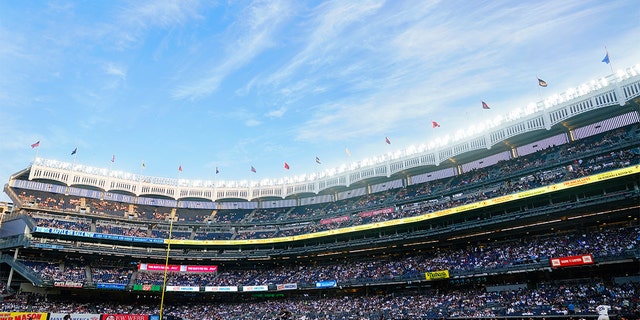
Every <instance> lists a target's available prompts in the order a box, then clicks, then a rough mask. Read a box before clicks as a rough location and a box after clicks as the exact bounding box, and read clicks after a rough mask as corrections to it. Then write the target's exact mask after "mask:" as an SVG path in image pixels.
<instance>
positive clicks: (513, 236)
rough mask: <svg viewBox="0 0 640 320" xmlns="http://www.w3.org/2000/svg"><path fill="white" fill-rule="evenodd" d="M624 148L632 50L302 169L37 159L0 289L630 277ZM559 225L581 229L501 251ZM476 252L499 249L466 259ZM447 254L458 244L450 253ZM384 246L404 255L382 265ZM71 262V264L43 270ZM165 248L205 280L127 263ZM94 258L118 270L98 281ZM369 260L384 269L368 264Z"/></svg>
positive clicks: (639, 139)
mask: <svg viewBox="0 0 640 320" xmlns="http://www.w3.org/2000/svg"><path fill="white" fill-rule="evenodd" d="M639 159H640V65H636V66H634V67H632V68H628V69H626V70H624V71H620V72H618V73H616V74H614V75H611V76H609V77H607V78H603V79H599V80H595V81H590V82H588V83H586V84H584V85H580V86H578V87H576V88H573V89H570V90H568V91H567V92H565V93H563V94H559V95H554V96H552V97H549V98H548V99H546V100H544V101H541V102H538V103H537V104H533V105H530V106H527V107H526V108H523V109H520V110H518V111H514V112H513V113H511V114H509V115H508V116H505V117H504V118H501V119H497V120H496V121H494V122H492V123H489V124H486V125H485V126H482V127H478V128H472V129H471V130H470V131H469V132H461V133H460V134H458V135H456V136H455V137H448V138H443V139H441V140H439V141H433V142H427V143H425V144H424V145H421V146H415V147H410V148H407V149H406V150H402V151H398V152H396V153H389V154H384V155H377V156H374V157H372V158H370V159H366V160H362V161H360V162H357V163H351V164H346V165H344V166H341V167H339V168H334V169H329V170H326V171H324V172H320V173H316V174H311V175H308V176H298V177H285V178H282V179H276V180H264V181H255V182H240V181H206V180H198V181H194V180H178V179H172V178H160V177H150V176H145V175H140V174H133V173H125V172H116V171H111V170H109V169H105V168H93V167H88V166H84V165H81V164H71V163H65V162H59V161H56V160H51V159H42V158H37V159H35V160H34V162H33V163H32V164H30V165H29V166H27V167H26V168H25V169H23V170H20V171H19V172H16V173H15V174H14V175H13V176H12V177H11V178H10V180H9V181H8V183H7V184H6V186H5V189H4V191H5V192H6V193H7V195H9V197H10V198H11V199H12V201H13V209H12V210H11V212H9V213H6V214H5V215H4V218H3V222H2V228H1V229H0V232H1V233H0V235H1V237H2V240H1V241H0V248H1V250H2V252H3V255H2V258H1V260H0V262H2V264H1V269H0V276H1V278H2V279H6V281H4V282H5V283H6V284H7V288H8V289H9V291H18V290H22V291H24V292H41V293H42V292H46V293H47V294H48V295H50V296H64V295H66V294H71V295H78V294H81V295H86V296H100V295H110V296H113V297H114V299H116V297H117V298H120V299H124V300H126V299H130V297H132V296H133V295H137V296H139V295H140V294H141V293H144V294H145V295H147V294H148V295H149V297H155V298H158V296H159V294H160V292H163V291H164V292H166V293H168V294H169V295H168V298H169V299H173V300H176V301H179V300H180V299H184V298H185V297H188V298H189V299H191V300H194V299H195V300H197V299H202V300H207V301H214V300H215V301H217V300H216V299H218V300H234V301H235V300H243V299H249V298H251V299H256V300H260V299H274V301H278V299H300V297H313V298H314V299H316V298H317V299H319V298H320V297H325V296H331V297H341V296H349V295H351V296H365V297H366V296H376V295H378V296H379V295H393V296H394V297H395V296H396V295H399V296H402V295H407V296H409V295H411V296H414V295H416V296H421V297H424V296H427V295H433V293H434V290H435V291H437V292H447V291H446V290H453V289H455V288H459V289H461V290H467V289H469V288H474V289H477V288H478V287H482V288H484V289H483V290H485V291H487V292H492V291H506V290H508V289H513V288H520V289H523V288H525V287H527V288H529V289H531V288H535V287H539V286H541V284H546V283H549V282H553V281H555V282H562V281H570V282H571V281H574V282H576V281H580V280H579V279H585V278H593V277H600V278H601V279H606V280H607V281H608V282H612V283H637V282H640V280H639V278H640V274H639V269H638V266H639V262H638V261H639V259H640V249H639V246H638V242H639V241H640V238H638V237H639V236H640V234H637V230H638V227H639V226H640V223H639V221H638V218H639V217H640V188H639V184H640V163H639ZM600 232H602V234H603V236H602V237H604V238H606V237H616V239H619V241H618V243H619V246H620V247H619V248H614V249H611V248H609V247H607V249H606V252H604V251H603V250H602V249H601V248H602V246H603V244H602V243H599V244H597V245H594V244H590V243H589V242H588V241H587V240H584V239H586V238H589V236H588V235H589V234H600ZM634 232H636V233H634ZM560 237H563V239H565V238H566V239H573V237H578V238H580V237H583V238H584V239H583V240H579V241H581V243H587V244H588V245H585V246H583V247H582V248H577V249H576V248H573V249H572V250H564V249H563V248H561V246H560V247H558V249H557V250H555V251H554V252H553V253H549V252H547V251H545V253H544V254H541V253H539V252H537V251H536V253H535V254H534V253H528V254H526V255H525V256H526V257H525V258H523V257H518V258H513V257H508V256H509V254H505V253H504V251H505V249H504V248H506V247H509V248H510V249H509V250H507V251H509V252H511V251H517V250H518V248H529V247H535V245H534V243H541V242H545V243H550V242H553V241H552V240H550V239H557V238H560ZM634 237H635V238H634ZM596 238H598V239H599V240H600V241H601V242H602V241H603V240H602V239H600V238H599V237H596ZM634 239H635V240H634ZM627 240H628V241H629V242H628V243H627V242H625V241H627ZM567 241H568V240H567ZM594 241H595V240H594ZM605 242H606V240H605ZM545 246H547V247H549V246H550V245H545ZM605 247H606V245H605ZM489 248H493V249H489ZM514 248H515V249H514ZM168 249H169V250H168ZM465 250H466V251H465ZM491 250H495V251H496V252H501V254H499V255H496V256H495V257H484V258H483V259H480V257H481V256H483V255H485V254H482V253H486V252H494V251H491ZM460 252H465V254H466V255H467V257H466V258H465V259H463V260H459V261H457V262H456V263H457V264H456V263H453V262H452V261H453V260H456V258H454V257H456V256H458V255H460ZM469 252H471V253H469ZM534 255H535V258H533V256H534ZM443 256H444V257H445V258H443ZM487 256H491V255H488V254H487ZM578 258H580V259H584V260H581V262H580V263H575V264H573V263H574V262H575V261H574V262H571V260H572V259H573V260H575V259H578ZM492 259H494V260H492ZM480 260H483V261H482V262H481V261H480ZM67 261H68V262H67ZM362 261H365V262H366V261H369V262H367V264H368V267H364V266H362V264H361V263H362ZM398 261H400V262H401V264H404V266H403V267H401V268H403V270H404V271H402V272H401V271H389V269H393V268H391V267H390V266H393V267H394V268H398V266H397V263H396V262H398ZM444 261H446V262H444ZM80 262H82V263H80ZM567 263H568V264H567ZM75 264H78V265H79V266H80V267H79V269H78V270H85V271H86V275H84V276H82V275H81V276H79V277H78V278H74V279H72V280H69V279H68V278H64V277H62V278H56V276H50V275H47V272H48V271H47V272H44V271H42V270H49V269H50V268H58V269H62V272H61V273H63V274H64V273H65V271H64V270H65V266H68V265H75ZM163 264H167V265H171V266H181V267H180V268H182V269H184V270H186V269H187V268H189V267H194V266H200V267H202V268H205V267H211V266H216V267H217V270H216V272H215V273H212V275H210V276H206V277H202V278H206V281H208V282H206V281H205V282H202V281H201V280H203V279H201V278H198V277H196V276H193V275H190V276H189V277H191V276H192V277H191V278H193V277H196V278H198V281H199V282H198V283H197V284H195V285H194V284H193V283H190V284H189V285H185V284H184V283H179V282H176V283H171V284H170V285H168V284H167V283H163V284H162V285H161V286H159V285H158V284H157V283H155V284H152V283H151V282H152V281H151V280H149V281H151V282H149V283H146V282H144V281H145V280H144V279H143V278H145V277H148V278H153V277H154V276H155V277H157V275H154V274H153V273H151V275H149V274H148V273H147V271H148V270H146V269H144V268H142V269H141V267H140V266H141V265H144V266H145V268H146V267H147V266H155V267H158V266H161V265H163ZM460 264H466V265H467V266H464V267H461V266H460ZM52 265H53V266H54V267H51V266H52ZM100 265H107V266H111V267H113V268H116V267H118V268H124V269H127V268H128V269H129V271H128V272H129V273H130V276H129V278H127V279H126V281H125V282H119V283H116V284H114V283H112V282H108V283H107V282H104V283H102V282H101V281H100V280H99V279H98V278H96V277H95V272H94V271H95V270H98V269H100V268H99V267H98V266H100ZM376 265H380V270H385V271H376V272H374V271H371V269H373V268H374V267H372V266H376ZM407 265H411V267H410V268H409V267H407ZM470 265H474V267H469V266H470ZM127 266H128V267H127ZM39 268H41V269H39ZM42 268H44V269H42ZM345 268H346V269H350V270H360V271H359V272H355V271H353V272H352V273H351V274H348V275H346V274H345V273H349V272H345V271H344V270H345ZM182 269H181V270H182ZM319 269H327V270H334V272H333V273H332V272H329V271H327V272H325V273H321V272H319V271H318V270H319ZM409 269H410V270H409ZM335 270H342V272H338V271H335ZM51 272H52V274H55V273H56V272H54V271H51ZM57 272H60V271H57ZM79 273H80V274H82V273H83V271H79ZM247 274H250V275H251V276H248V275H247ZM365 274H366V275H365ZM276 275H277V276H276ZM285 275H286V276H285ZM189 277H187V278H189ZM176 278H178V277H177V276H176ZM97 279H98V280H97ZM165 279H166V278H165ZM156 280H157V279H156ZM191 280H193V279H191ZM176 281H177V280H176ZM616 281H617V282H616ZM187 282H188V281H187ZM185 283H186V282H185ZM167 288H169V289H167ZM469 290H470V289H469ZM193 294H195V295H196V296H195V297H194V296H193ZM248 297H249V298H248ZM274 303H275V302H274ZM496 308H502V307H496ZM441 309H442V308H441ZM496 310H498V309H496ZM500 310H502V309H500ZM545 310H546V309H545ZM385 312H386V311H385ZM388 312H389V313H384V312H383V311H379V310H373V311H370V313H368V314H367V315H366V316H369V317H371V316H376V317H378V316H379V315H382V314H386V315H387V317H388V318H389V315H390V314H393V311H388ZM412 312H413V311H412ZM420 312H421V313H420V317H423V318H440V317H456V315H458V316H459V317H462V318H464V317H467V318H473V316H469V314H464V313H456V312H461V311H456V312H453V311H451V310H449V311H447V310H444V311H442V310H440V311H437V310H436V309H430V308H429V307H425V308H424V310H421V311H420ZM496 312H497V311H496ZM500 312H502V313H501V315H503V316H504V315H505V314H504V312H506V311H500ZM536 312H538V311H536ZM545 312H550V311H548V310H547V311H545ZM513 314H514V315H518V316H521V315H525V314H526V313H525V312H522V311H520V312H514V313H513ZM558 314H560V313H558ZM413 315H415V314H413ZM532 315H535V316H540V315H541V314H540V313H534V314H532ZM545 315H548V313H547V314H545ZM391 318H393V317H391ZM407 318H410V316H407Z"/></svg>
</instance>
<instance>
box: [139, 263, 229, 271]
mask: <svg viewBox="0 0 640 320" xmlns="http://www.w3.org/2000/svg"><path fill="white" fill-rule="evenodd" d="M166 268H167V271H169V272H194V273H196V272H201V273H213V272H218V266H211V265H208V266H195V265H177V264H169V265H167V266H166ZM164 269H165V265H164V264H159V263H140V264H138V270H139V271H164Z"/></svg>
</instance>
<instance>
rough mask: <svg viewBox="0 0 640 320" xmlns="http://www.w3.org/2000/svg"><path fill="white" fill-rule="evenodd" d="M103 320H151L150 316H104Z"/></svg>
mask: <svg viewBox="0 0 640 320" xmlns="http://www.w3.org/2000/svg"><path fill="white" fill-rule="evenodd" d="M100 319H101V320H149V315H148V314H103V315H102V316H101V317H100Z"/></svg>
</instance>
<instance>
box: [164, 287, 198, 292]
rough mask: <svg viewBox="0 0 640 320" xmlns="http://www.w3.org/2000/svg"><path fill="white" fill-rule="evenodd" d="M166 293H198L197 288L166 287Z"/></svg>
mask: <svg viewBox="0 0 640 320" xmlns="http://www.w3.org/2000/svg"><path fill="white" fill-rule="evenodd" d="M167 291H182V292H197V291H200V287H199V286H167Z"/></svg>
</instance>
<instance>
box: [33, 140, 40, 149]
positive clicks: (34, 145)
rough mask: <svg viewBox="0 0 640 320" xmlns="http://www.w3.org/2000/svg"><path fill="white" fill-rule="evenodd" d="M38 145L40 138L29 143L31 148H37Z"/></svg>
mask: <svg viewBox="0 0 640 320" xmlns="http://www.w3.org/2000/svg"><path fill="white" fill-rule="evenodd" d="M39 146H40V140H38V141H36V142H35V143H32V144H31V149H33V148H37V147H39Z"/></svg>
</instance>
